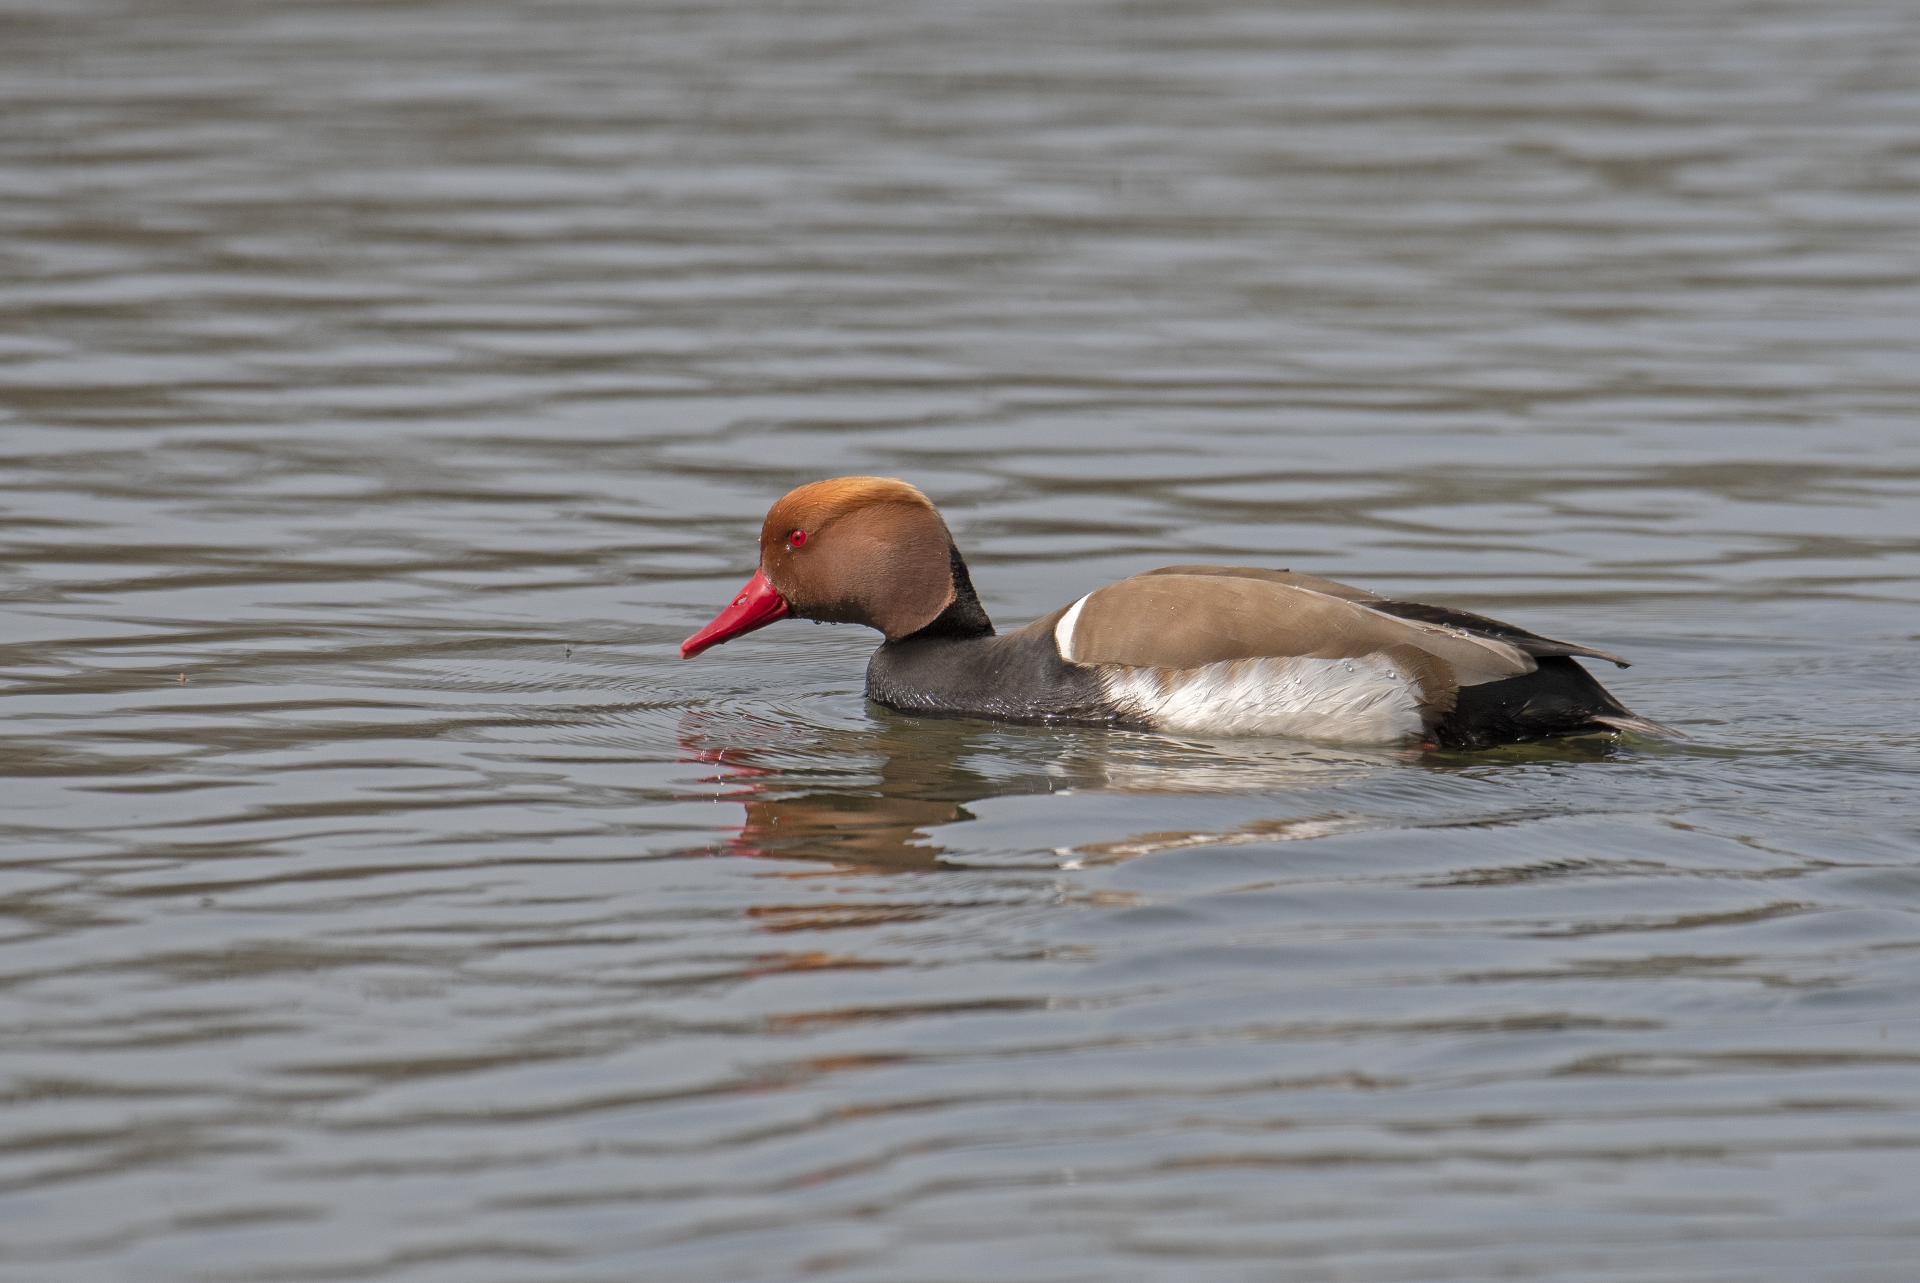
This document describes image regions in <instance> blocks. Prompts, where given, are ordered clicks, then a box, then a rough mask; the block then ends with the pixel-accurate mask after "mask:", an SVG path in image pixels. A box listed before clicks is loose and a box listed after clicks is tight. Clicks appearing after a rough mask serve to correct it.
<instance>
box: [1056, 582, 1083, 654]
mask: <svg viewBox="0 0 1920 1283" xmlns="http://www.w3.org/2000/svg"><path fill="white" fill-rule="evenodd" d="M1091 596H1093V594H1092V593H1088V594H1087V597H1091ZM1087 597H1082V598H1081V599H1080V600H1079V601H1076V602H1074V603H1073V605H1071V606H1069V607H1067V613H1066V614H1064V615H1062V616H1060V622H1059V623H1057V624H1055V625H1054V626H1053V644H1054V645H1055V646H1057V647H1059V648H1060V658H1062V659H1064V660H1066V661H1067V662H1068V663H1072V662H1073V627H1074V625H1075V624H1077V623H1079V622H1080V608H1081V607H1082V606H1084V605H1086V604H1087Z"/></svg>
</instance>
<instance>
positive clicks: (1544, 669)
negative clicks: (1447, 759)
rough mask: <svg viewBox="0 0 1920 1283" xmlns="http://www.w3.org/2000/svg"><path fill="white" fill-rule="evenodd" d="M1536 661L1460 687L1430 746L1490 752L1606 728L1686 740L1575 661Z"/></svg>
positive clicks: (1551, 658) (1550, 658) (1549, 658)
mask: <svg viewBox="0 0 1920 1283" xmlns="http://www.w3.org/2000/svg"><path fill="white" fill-rule="evenodd" d="M1538 662H1539V665H1540V667H1539V668H1537V669H1535V670H1534V671H1533V672H1531V673H1524V674H1522V675H1521V676H1519V677H1509V678H1507V679H1505V680H1504V681H1498V682H1486V683H1483V684H1482V685H1479V686H1462V687H1461V688H1460V699H1459V702H1458V703H1456V704H1455V705H1454V707H1453V711H1452V712H1451V713H1449V714H1447V717H1446V720H1444V721H1442V722H1441V723H1440V725H1438V726H1436V727H1434V729H1433V738H1434V742H1435V743H1437V744H1439V745H1440V747H1442V748H1488V747H1490V746H1492V745H1494V744H1511V743H1514V742H1516V741H1519V740H1537V739H1543V738H1545V737H1546V736H1549V735H1573V734H1578V733H1579V732H1582V731H1610V730H1623V731H1639V732H1641V733H1643V734H1650V735H1668V736H1673V737H1675V738H1678V739H1685V738H1686V737H1685V736H1684V735H1681V734H1680V732H1678V731H1676V730H1674V729H1672V728H1671V727H1667V726H1662V725H1661V724H1660V723H1658V722H1655V721H1651V720H1649V719H1647V718H1644V717H1640V716H1637V715H1636V714H1634V713H1633V712H1632V711H1631V710H1629V709H1628V708H1627V706H1626V705H1624V704H1622V703H1621V702H1620V701H1619V700H1617V699H1615V698H1614V697H1613V696H1612V695H1610V694H1608V693H1607V688H1606V687H1604V686H1602V685H1601V684H1600V683H1599V682H1597V681H1595V680H1594V678H1593V674H1592V673H1589V672H1588V671H1587V670H1586V669H1584V668H1582V667H1581V666H1580V665H1579V663H1577V662H1576V661H1574V660H1572V659H1569V658H1567V657H1566V656H1564V655H1549V656H1544V657H1542V658H1540V659H1539V661H1538Z"/></svg>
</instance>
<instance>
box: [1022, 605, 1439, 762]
mask: <svg viewBox="0 0 1920 1283" xmlns="http://www.w3.org/2000/svg"><path fill="white" fill-rule="evenodd" d="M1079 608H1080V607H1079V603H1078V602H1076V603H1074V609H1073V610H1072V611H1068V612H1067V615H1066V617H1065V618H1063V619H1062V620H1061V621H1060V626H1061V627H1062V628H1065V627H1066V626H1067V624H1068V622H1069V621H1070V620H1071V619H1072V618H1073V615H1074V611H1077V610H1079ZM1057 631H1058V630H1056V634H1057ZM1061 649H1062V653H1064V652H1065V647H1064V646H1063V647H1062V648H1061ZM1100 676H1101V679H1102V680H1103V681H1104V682H1105V683H1106V686H1107V696H1108V698H1110V699H1112V700H1113V702H1114V703H1115V704H1116V705H1118V706H1119V707H1120V708H1121V709H1122V710H1124V711H1125V712H1127V713H1129V714H1131V715H1132V716H1134V717H1137V718H1138V719H1139V720H1141V721H1143V722H1145V723H1147V724H1148V725H1149V726H1153V727H1156V728H1158V729H1160V730H1166V731H1179V732H1182V733H1185V734H1189V735H1287V736H1294V737H1297V738H1300V739H1315V740H1326V741H1328V742H1330V743H1335V744H1391V743H1399V742H1403V741H1405V740H1408V739H1410V738H1412V737H1413V736H1415V735H1418V734H1419V733H1420V732H1421V731H1422V730H1423V729H1424V727H1423V726H1422V724H1421V721H1420V692H1419V690H1418V689H1417V688H1416V687H1415V685H1414V683H1413V680H1412V678H1411V677H1410V676H1409V675H1408V674H1406V673H1403V672H1400V671H1398V670H1396V669H1395V668H1394V667H1393V666H1392V664H1391V663H1390V662H1388V661H1386V660H1384V659H1381V658H1379V657H1377V656H1374V657H1369V658H1365V659H1233V660H1227V661H1225V662H1223V663H1218V664H1205V665H1202V666H1201V667H1199V668H1183V669H1173V670H1169V669H1163V668H1127V667H1123V666H1121V665H1118V664H1115V665H1112V666H1105V665H1103V666H1102V667H1101V670H1100Z"/></svg>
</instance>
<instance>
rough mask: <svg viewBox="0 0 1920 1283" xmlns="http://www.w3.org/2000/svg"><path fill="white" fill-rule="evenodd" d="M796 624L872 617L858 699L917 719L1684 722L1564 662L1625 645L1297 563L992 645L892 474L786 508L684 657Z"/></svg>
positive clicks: (1613, 725) (1431, 731) (1354, 732)
mask: <svg viewBox="0 0 1920 1283" xmlns="http://www.w3.org/2000/svg"><path fill="white" fill-rule="evenodd" d="M790 615H791V616H793V617H794V618H797V619H814V620H821V621H824V622H830V623H850V624H866V625H867V626H869V627H871V628H877V629H879V630H880V632H881V633H882V634H884V635H885V637H886V640H885V641H884V642H883V643H882V644H881V646H880V649H878V650H877V651H875V652H874V654H873V659H872V660H871V661H870V662H869V663H868V665H867V697H868V698H869V699H872V700H874V701H875V702H877V703H880V704H885V705H886V706H887V707H889V708H895V709H899V710H900V711H901V712H905V713H920V714H927V715H933V716H946V717H981V718H989V719H994V720H999V721H1020V722H1067V723H1082V724H1096V725H1105V726H1124V727H1135V728H1144V729H1155V730H1165V731H1175V732H1181V733H1185V734H1197V735H1286V736H1297V737H1301V738H1307V739H1317V740H1330V741H1335V742H1338V743H1345V744H1393V743H1404V744H1416V743H1425V744H1434V745H1439V746H1442V747H1447V748H1481V747H1485V746H1487V745H1490V744H1501V743H1508V742H1511V741H1515V740H1530V739H1538V738H1540V737H1542V736H1546V735H1565V734H1570V733H1575V732H1582V731H1607V730H1626V731H1638V732H1641V733H1644V734H1652V735H1677V734H1678V732H1676V731H1673V730H1671V729H1670V728H1668V727H1665V726H1662V725H1660V724H1659V723H1658V722H1654V721H1650V720H1648V719H1647V718H1643V717H1638V716H1635V715H1634V714H1633V713H1632V712H1630V711H1629V710H1628V709H1627V708H1626V707H1625V706H1624V705H1623V704H1621V703H1620V701H1619V700H1617V699H1615V698H1614V697H1613V696H1612V695H1610V694H1608V693H1607V691H1606V688H1605V687H1603V686H1601V685H1600V683H1599V682H1597V681H1595V680H1594V679H1593V677H1592V676H1591V675H1590V674H1589V673H1588V672H1587V670H1586V669H1585V668H1583V667H1581V666H1580V665H1579V664H1578V663H1576V662H1575V661H1574V659H1573V658H1572V657H1573V656H1575V655H1585V656H1588V657H1589V658H1593V659H1604V660H1607V661H1609V662H1611V663H1614V664H1618V665H1619V666H1620V667H1622V668H1625V667H1626V666H1627V661H1626V660H1624V659H1621V658H1619V657H1618V656H1615V655H1609V654H1607V653H1606V652H1605V651H1601V650H1594V649H1592V648H1591V647H1588V646H1579V645H1575V644H1574V643H1572V642H1563V641H1555V640H1553V639H1552V638H1550V637H1541V636H1539V635H1538V634H1535V633H1530V632H1528V631H1526V630H1525V629H1524V628H1516V627H1514V626H1513V625H1511V624H1503V623H1501V622H1500V621H1499V620H1496V619H1488V618H1486V617H1485V616H1483V615H1475V614H1469V613H1468V612H1466V611H1464V610H1453V609H1450V608H1448V607H1445V606H1425V605H1421V604H1420V603H1418V602H1411V601H1394V600H1391V599H1390V598H1386V597H1382V596H1379V595H1378V594H1376V593H1370V592H1367V591H1366V590H1365V589H1361V588H1352V587H1349V586H1348V585H1346V584H1339V583H1335V582H1333V581H1332V580H1330V579H1318V578H1315V577H1314V576H1312V575H1302V574H1297V573H1295V572H1293V571H1291V570H1263V569H1258V568H1255V567H1251V566H1166V567H1163V568H1161V569H1159V570H1149V571H1147V572H1146V573H1144V574H1139V575H1135V576H1133V577H1132V578H1131V579H1123V580H1121V581H1120V582H1119V583H1117V584H1109V585H1107V586H1106V587H1105V588H1099V589H1096V590H1094V591H1093V592H1090V593H1088V594H1087V595H1086V596H1084V597H1082V598H1080V600H1078V601H1076V602H1073V603H1072V604H1070V605H1067V606H1063V607H1061V608H1060V609H1059V610H1056V611H1054V612H1053V613H1052V614H1051V615H1048V616H1046V617H1045V618H1044V619H1037V620H1035V621H1034V622H1033V623H1031V624H1028V625H1027V626H1026V627H1025V628H1022V629H1020V630H1019V631H1018V632H1013V633H1008V634H1006V635H1005V636H998V635H996V634H995V633H994V631H993V622H992V621H991V620H989V619H988V618H987V612H986V611H985V610H983V609H981V607H980V599H979V597H978V596H977V595H976V594H975V593H974V589H973V581H972V580H971V578H969V577H968V575H967V563H966V562H965V561H964V560H963V559H962V558H961V556H960V550H959V549H958V548H956V547H955V546H954V543H953V536H952V535H951V534H949V533H948V531H947V523H946V522H945V521H943V520H942V519H941V517H940V513H939V512H938V511H937V510H936V509H935V508H934V506H933V504H932V502H931V501H929V500H928V499H927V497H926V496H925V495H923V494H921V493H920V492H919V491H918V490H916V489H914V488H913V487H912V486H910V485H908V484H907V483H905V482H904V481H895V480H893V479H891V478H886V477H839V478H836V479H834V480H831V481H816V482H814V483H813V484H812V485H805V486H801V487H800V488H799V489H797V490H795V491H793V492H792V493H790V494H788V495H787V496H786V497H785V498H783V499H781V500H780V502H778V503H776V504H774V505H773V508H772V509H771V510H770V511H769V512H768V513H767V519H766V522H765V524H764V525H762V526H761V528H760V569H759V571H758V572H757V573H756V574H755V575H754V576H753V578H752V579H751V580H749V581H748V582H747V585H746V587H745V588H743V589H742V590H741V591H740V593H739V595H738V596H737V597H735V598H734V600H733V603H732V604H731V605H729V606H728V607H727V608H726V609H725V610H723V611H721V612H720V615H719V617H718V618H716V619H715V620H714V621H713V622H712V623H710V624H708V625H707V626H706V627H705V628H702V629H701V630H700V631H699V632H697V633H695V634H694V635H693V636H691V637H689V638H687V640H686V641H685V642H683V643H681V646H680V654H681V655H682V656H683V657H685V658H692V657H693V656H695V655H698V654H699V653H700V652H701V651H703V650H706V649H707V648H708V647H710V646H717V645H719V644H720V643H721V642H724V641H728V640H730V639H731V638H734V637H738V636H740V635H741V634H743V633H748V632H752V631H753V630H754V629H756V628H764V627H766V626H767V625H768V624H771V623H773V622H774V621H775V620H777V619H784V618H786V617H788V616H790Z"/></svg>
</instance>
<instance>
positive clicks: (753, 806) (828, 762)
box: [680, 716, 1046, 869]
mask: <svg viewBox="0 0 1920 1283" xmlns="http://www.w3.org/2000/svg"><path fill="white" fill-rule="evenodd" d="M982 729H984V728H981V727H978V726H977V725H973V724H967V723H959V722H933V723H920V724H913V725H912V726H911V727H910V728H905V727H901V726H893V725H886V726H882V727H881V728H880V729H879V730H878V731H828V732H825V733H820V732H818V731H809V732H808V733H807V735H806V739H805V741H804V742H799V741H797V740H796V739H795V738H794V733H795V731H796V730H797V728H792V727H780V726H774V725H768V724H765V723H760V724H745V725H743V724H741V723H738V722H732V723H729V722H714V721H710V720H708V719H705V718H698V717H693V716H689V717H688V718H687V719H686V720H685V721H683V722H682V724H681V728H680V745H681V748H682V749H683V750H685V751H686V753H687V757H685V758H683V759H682V760H687V761H699V762H708V763H712V764H713V766H714V767H715V768H716V770H715V772H714V774H712V775H709V776H706V777H703V778H702V780H701V783H703V784H707V785H717V786H720V787H721V788H722V789H723V790H724V791H723V792H721V793H720V794H719V797H720V799H721V800H724V801H733V802H739V803H741V804H743V805H744V806H745V807H746V811H747V814H746V822H745V823H744V824H742V825H741V826H740V829H739V832H738V833H737V834H736V835H735V836H733V837H731V838H729V839H727V841H726V842H725V844H724V846H723V848H722V850H723V852H724V853H725V854H728V855H745V856H760V857H772V858H786V859H803V860H824V861H828V862H830V863H834V864H850V865H859V866H863V867H868V868H891V869H932V868H936V867H938V866H939V850H938V848H937V847H935V846H933V845H931V844H929V843H928V841H927V839H926V836H925V835H926V832H927V830H929V829H934V828H938V827H939V826H941V825H944V824H954V823H958V822H960V821H962V820H970V819H972V818H973V816H972V814H971V813H970V812H969V811H968V810H967V809H966V807H965V806H964V805H962V803H964V802H970V801H973V800H974V799H976V798H982V797H988V796H993V795H998V794H1002V793H1005V792H1008V791H1010V790H1009V789H1008V788H1007V787H1006V782H1005V781H1002V782H1000V783H999V784H995V783H992V782H989V781H988V779H987V778H986V777H985V776H984V775H981V774H980V773H979V772H978V771H975V770H972V769H969V767H968V766H967V765H966V758H967V757H968V755H969V753H970V752H971V751H973V749H974V747H975V745H974V740H975V739H976V738H977V737H978V734H979V732H980V731H981V730H982ZM1011 791H1015V792H1024V791H1029V790H1026V789H1021V788H1019V787H1017V786H1016V787H1015V788H1014V789H1012V790H1011ZM1038 791H1042V792H1044V791H1046V785H1045V784H1044V783H1043V784H1040V785H1039V790H1038Z"/></svg>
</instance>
